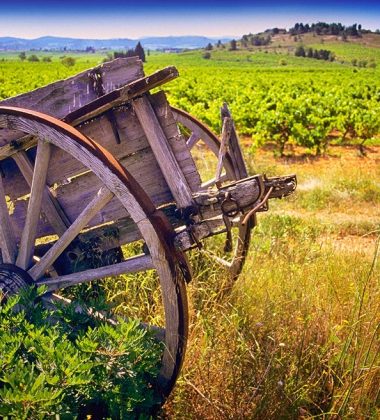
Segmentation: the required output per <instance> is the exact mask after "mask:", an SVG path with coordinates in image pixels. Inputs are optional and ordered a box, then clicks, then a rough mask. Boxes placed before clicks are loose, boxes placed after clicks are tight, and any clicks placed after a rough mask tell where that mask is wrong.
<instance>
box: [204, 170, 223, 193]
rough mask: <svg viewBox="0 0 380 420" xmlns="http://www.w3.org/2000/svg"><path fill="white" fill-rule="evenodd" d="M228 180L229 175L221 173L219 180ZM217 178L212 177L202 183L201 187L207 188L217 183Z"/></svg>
mask: <svg viewBox="0 0 380 420" xmlns="http://www.w3.org/2000/svg"><path fill="white" fill-rule="evenodd" d="M227 180H228V175H227V174H221V175H220V177H219V182H224V181H227ZM216 182H217V180H216V178H212V179H210V180H209V181H206V182H204V183H203V184H202V185H201V188H202V189H204V190H206V189H207V188H210V187H213V186H214V185H215V184H216Z"/></svg>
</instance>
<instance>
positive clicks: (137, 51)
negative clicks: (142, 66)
mask: <svg viewBox="0 0 380 420" xmlns="http://www.w3.org/2000/svg"><path fill="white" fill-rule="evenodd" d="M135 55H137V56H138V57H139V58H140V60H141V61H142V62H143V63H145V51H144V48H143V47H142V45H141V43H140V41H139V42H138V43H137V45H136V47H135Z"/></svg>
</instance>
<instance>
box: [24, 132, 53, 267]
mask: <svg viewBox="0 0 380 420" xmlns="http://www.w3.org/2000/svg"><path fill="white" fill-rule="evenodd" d="M49 159H50V144H49V143H46V142H44V141H41V140H40V141H39V142H38V146H37V156H36V164H35V168H34V173H33V180H32V187H31V193H30V198H29V204H28V212H27V215H26V221H25V226H24V230H23V232H22V236H21V241H20V251H19V254H18V256H17V262H16V263H17V265H18V266H19V267H21V268H23V269H27V268H29V266H30V263H31V260H32V256H33V251H34V244H35V238H36V234H37V226H38V221H39V219H40V212H41V203H42V196H43V193H44V190H45V186H46V176H47V170H48V167H49Z"/></svg>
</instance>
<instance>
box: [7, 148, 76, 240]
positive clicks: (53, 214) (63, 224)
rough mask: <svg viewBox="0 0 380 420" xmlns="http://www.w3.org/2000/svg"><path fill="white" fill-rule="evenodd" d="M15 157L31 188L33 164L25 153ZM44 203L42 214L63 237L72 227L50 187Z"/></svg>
mask: <svg viewBox="0 0 380 420" xmlns="http://www.w3.org/2000/svg"><path fill="white" fill-rule="evenodd" d="M13 157H14V160H15V162H16V163H17V166H18V167H19V169H20V171H21V173H22V174H23V176H24V178H25V180H26V182H27V183H28V184H29V186H30V187H31V186H32V180H33V164H32V162H31V161H30V159H29V157H28V156H27V154H26V153H25V152H24V151H20V152H19V153H16V154H15V155H14V156H13ZM42 202H43V204H42V212H41V214H42V215H44V216H45V217H46V218H47V220H48V221H49V223H50V225H51V226H52V228H53V229H54V231H55V232H56V233H57V234H58V235H59V236H61V235H62V234H63V233H64V232H65V231H66V229H67V227H68V226H70V221H69V219H68V218H67V216H66V215H65V213H64V212H63V210H62V209H61V207H60V205H59V203H58V200H57V199H56V198H55V197H53V195H52V193H51V192H50V190H49V187H48V186H45V188H44V192H43V198H42Z"/></svg>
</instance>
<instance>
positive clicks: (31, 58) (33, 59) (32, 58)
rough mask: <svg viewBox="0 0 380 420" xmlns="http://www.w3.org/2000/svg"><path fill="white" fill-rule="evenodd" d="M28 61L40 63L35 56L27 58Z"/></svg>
mask: <svg viewBox="0 0 380 420" xmlns="http://www.w3.org/2000/svg"><path fill="white" fill-rule="evenodd" d="M28 61H30V62H37V61H40V59H39V58H38V57H37V56H36V54H32V55H30V56H29V57H28Z"/></svg>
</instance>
